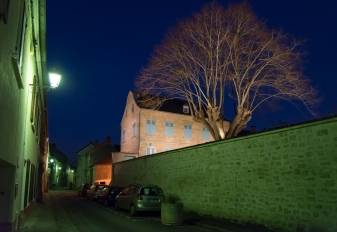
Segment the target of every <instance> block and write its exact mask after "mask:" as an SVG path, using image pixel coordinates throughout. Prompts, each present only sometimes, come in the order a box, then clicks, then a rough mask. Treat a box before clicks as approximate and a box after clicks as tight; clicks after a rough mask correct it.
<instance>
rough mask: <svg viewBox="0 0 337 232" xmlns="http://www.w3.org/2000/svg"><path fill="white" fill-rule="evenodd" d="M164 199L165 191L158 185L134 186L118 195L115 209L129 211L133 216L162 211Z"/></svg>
mask: <svg viewBox="0 0 337 232" xmlns="http://www.w3.org/2000/svg"><path fill="white" fill-rule="evenodd" d="M164 199H165V196H164V193H163V190H162V189H161V188H160V187H158V186H157V185H141V184H132V185H130V186H128V187H126V188H125V189H123V190H122V191H121V192H120V193H119V194H118V195H117V197H116V200H115V209H116V210H119V209H120V208H121V209H125V210H129V211H130V214H131V215H132V216H134V215H136V214H137V213H138V212H140V211H160V206H161V202H162V201H163V200H164Z"/></svg>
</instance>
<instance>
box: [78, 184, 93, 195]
mask: <svg viewBox="0 0 337 232" xmlns="http://www.w3.org/2000/svg"><path fill="white" fill-rule="evenodd" d="M91 185H92V184H91V183H84V184H82V185H81V186H80V187H79V188H78V190H77V196H81V197H85V196H86V195H87V190H88V189H89V188H90V186H91Z"/></svg>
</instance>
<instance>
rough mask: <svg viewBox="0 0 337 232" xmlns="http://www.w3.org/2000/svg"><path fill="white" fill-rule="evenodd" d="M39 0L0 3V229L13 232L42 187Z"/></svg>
mask: <svg viewBox="0 0 337 232" xmlns="http://www.w3.org/2000/svg"><path fill="white" fill-rule="evenodd" d="M45 6H46V2H45V0H36V1H26V0H11V1H9V0H3V1H0V79H1V80H0V109H1V114H0V147H1V150H2V151H1V153H0V176H1V177H2V178H0V205H1V210H0V231H17V230H19V226H20V223H21V222H22V221H24V219H25V218H26V216H27V214H29V212H30V211H31V209H32V208H33V206H34V203H35V202H36V201H41V200H42V192H43V190H44V189H45V188H46V186H45V184H46V180H45V162H46V157H47V154H48V123H47V122H48V120H47V118H48V115H47V110H46V109H47V93H46V89H44V88H43V87H38V85H39V86H45V85H48V84H49V81H48V77H47V72H46V41H45V38H46V18H45V15H46V13H45V11H46V9H45Z"/></svg>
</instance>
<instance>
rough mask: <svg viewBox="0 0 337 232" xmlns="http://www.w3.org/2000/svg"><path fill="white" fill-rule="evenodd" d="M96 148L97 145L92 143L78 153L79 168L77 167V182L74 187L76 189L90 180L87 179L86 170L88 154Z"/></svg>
mask: <svg viewBox="0 0 337 232" xmlns="http://www.w3.org/2000/svg"><path fill="white" fill-rule="evenodd" d="M94 147H95V145H94V144H93V143H92V142H90V143H89V144H87V145H85V146H84V147H83V148H81V149H80V150H78V151H77V152H76V154H77V167H76V182H75V185H74V186H76V187H78V186H80V185H81V184H83V183H87V182H88V180H87V179H86V168H87V166H86V165H87V159H86V154H87V153H88V151H90V150H91V149H92V148H94Z"/></svg>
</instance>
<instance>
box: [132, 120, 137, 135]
mask: <svg viewBox="0 0 337 232" xmlns="http://www.w3.org/2000/svg"><path fill="white" fill-rule="evenodd" d="M134 137H136V122H133V123H132V138H134Z"/></svg>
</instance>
